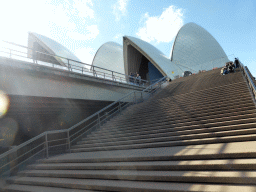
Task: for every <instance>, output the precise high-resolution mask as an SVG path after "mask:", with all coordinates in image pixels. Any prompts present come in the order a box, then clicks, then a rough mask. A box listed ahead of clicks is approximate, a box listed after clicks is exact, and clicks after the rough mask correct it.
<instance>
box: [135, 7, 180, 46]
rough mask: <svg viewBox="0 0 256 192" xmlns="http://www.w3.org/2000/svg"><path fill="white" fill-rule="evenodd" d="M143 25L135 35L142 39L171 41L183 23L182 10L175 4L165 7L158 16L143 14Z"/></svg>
mask: <svg viewBox="0 0 256 192" xmlns="http://www.w3.org/2000/svg"><path fill="white" fill-rule="evenodd" d="M142 19H143V21H144V24H143V25H144V26H143V27H141V28H139V30H138V32H137V33H136V35H137V36H138V37H140V38H141V39H143V40H144V41H147V42H151V41H156V42H158V43H160V42H171V41H172V40H173V39H174V38H175V36H176V34H177V32H178V30H179V29H180V28H181V27H182V25H183V10H182V9H178V8H176V7H175V6H170V7H168V8H167V9H165V10H164V11H163V12H162V14H161V15H160V16H152V17H150V16H149V14H148V13H146V14H145V15H144V16H143V18H142Z"/></svg>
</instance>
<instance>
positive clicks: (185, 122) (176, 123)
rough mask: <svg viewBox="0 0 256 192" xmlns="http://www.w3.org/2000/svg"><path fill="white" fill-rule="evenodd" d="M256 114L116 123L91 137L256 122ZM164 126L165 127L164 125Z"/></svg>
mask: <svg viewBox="0 0 256 192" xmlns="http://www.w3.org/2000/svg"><path fill="white" fill-rule="evenodd" d="M255 117H256V114H254V113H253V114H245V115H239V116H231V117H221V118H211V117H209V119H207V118H204V120H202V119H197V117H188V118H186V116H185V117H184V118H183V119H182V118H177V119H176V120H174V119H173V118H168V117H166V118H163V119H161V121H153V122H152V121H149V122H148V121H146V120H145V121H144V123H143V124H142V122H134V123H132V124H129V125H126V126H125V125H115V126H111V127H105V126H103V127H102V128H101V129H100V133H99V132H93V133H92V134H91V135H90V137H93V136H95V135H97V136H98V135H99V134H101V135H105V133H112V132H115V133H119V132H120V133H123V132H131V131H138V130H139V131H144V130H150V127H154V128H155V129H156V128H157V127H158V126H166V125H168V126H171V127H181V126H193V125H201V126H203V125H207V124H211V125H213V126H214V125H218V124H222V125H227V124H229V125H231V124H232V123H230V122H232V121H234V122H236V123H239V122H241V123H242V121H243V119H248V120H249V119H255V121H251V122H256V118H255ZM224 122H227V124H223V123H224ZM162 128H163V127H162Z"/></svg>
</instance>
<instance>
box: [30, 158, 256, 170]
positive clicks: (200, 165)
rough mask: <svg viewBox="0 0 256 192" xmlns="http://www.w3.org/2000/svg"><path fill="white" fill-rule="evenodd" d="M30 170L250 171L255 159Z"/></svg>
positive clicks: (255, 166)
mask: <svg viewBox="0 0 256 192" xmlns="http://www.w3.org/2000/svg"><path fill="white" fill-rule="evenodd" d="M28 169H30V170H140V171H153V170H155V171H174V170H176V171H177V170H190V171H207V170H208V171H212V170H218V171H221V170H225V171H234V170H241V171H245V170H248V171H252V170H256V161H255V159H221V160H190V161H185V160H184V161H143V162H102V163H52V164H34V165H30V166H28Z"/></svg>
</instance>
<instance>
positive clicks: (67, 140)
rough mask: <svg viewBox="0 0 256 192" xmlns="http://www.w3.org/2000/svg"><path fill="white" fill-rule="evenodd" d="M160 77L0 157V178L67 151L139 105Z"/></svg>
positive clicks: (154, 88) (164, 80)
mask: <svg viewBox="0 0 256 192" xmlns="http://www.w3.org/2000/svg"><path fill="white" fill-rule="evenodd" d="M166 79H167V77H163V78H161V79H160V80H158V81H157V82H156V83H154V84H152V85H150V86H148V87H147V88H146V89H144V90H143V91H132V92H130V93H128V94H127V95H125V96H124V97H122V98H121V99H119V100H117V101H115V102H114V103H112V104H110V105H108V106H107V107H105V108H103V109H101V110H100V111H98V112H96V113H95V114H93V115H91V116H89V117H87V118H86V119H84V120H83V121H81V122H79V123H77V124H76V125H74V126H72V127H70V128H69V129H65V130H55V131H46V132H44V133H41V134H40V135H38V136H36V137H34V138H32V139H30V140H28V141H26V142H25V143H23V144H21V145H19V146H17V147H14V148H13V149H11V150H9V151H7V152H5V153H3V154H1V155H0V176H2V177H6V176H10V175H11V174H15V173H16V172H17V171H20V170H23V169H24V168H25V166H26V165H28V164H31V163H33V162H34V161H35V160H36V159H40V158H48V157H49V156H51V155H56V154H58V153H64V152H70V150H71V145H72V144H74V143H76V142H77V141H79V140H80V139H82V137H84V136H86V135H87V134H89V133H90V132H92V131H93V130H95V129H97V128H99V127H100V126H102V124H103V123H105V122H106V121H108V120H109V119H111V118H112V117H114V116H115V115H117V114H119V113H120V112H122V111H123V110H124V109H126V108H127V107H129V106H130V105H133V104H136V103H139V102H143V101H144V100H147V99H148V98H149V97H151V96H152V94H154V93H155V92H156V91H157V90H158V89H159V88H161V85H162V84H163V83H164V82H166Z"/></svg>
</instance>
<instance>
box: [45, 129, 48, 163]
mask: <svg viewBox="0 0 256 192" xmlns="http://www.w3.org/2000/svg"><path fill="white" fill-rule="evenodd" d="M45 149H46V159H48V157H49V151H48V138H47V131H46V133H45Z"/></svg>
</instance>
